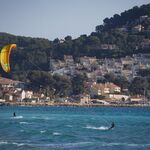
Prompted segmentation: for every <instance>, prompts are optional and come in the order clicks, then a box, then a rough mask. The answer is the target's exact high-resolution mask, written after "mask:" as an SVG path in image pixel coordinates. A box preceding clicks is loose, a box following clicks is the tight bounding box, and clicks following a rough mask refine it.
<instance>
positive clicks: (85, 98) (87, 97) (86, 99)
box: [80, 94, 91, 105]
mask: <svg viewBox="0 0 150 150" xmlns="http://www.w3.org/2000/svg"><path fill="white" fill-rule="evenodd" d="M90 103H91V99H90V95H88V94H84V95H81V96H80V104H81V105H84V104H90Z"/></svg>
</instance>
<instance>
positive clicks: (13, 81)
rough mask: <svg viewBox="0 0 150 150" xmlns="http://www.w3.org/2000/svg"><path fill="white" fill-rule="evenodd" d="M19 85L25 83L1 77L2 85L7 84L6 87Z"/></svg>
mask: <svg viewBox="0 0 150 150" xmlns="http://www.w3.org/2000/svg"><path fill="white" fill-rule="evenodd" d="M17 83H23V82H21V81H16V80H11V79H8V78H3V77H0V84H2V85H3V84H5V85H6V84H17Z"/></svg>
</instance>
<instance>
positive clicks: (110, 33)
mask: <svg viewBox="0 0 150 150" xmlns="http://www.w3.org/2000/svg"><path fill="white" fill-rule="evenodd" d="M141 16H145V18H144V19H142V20H141V18H140V17H141ZM137 25H141V26H142V29H141V30H140V31H139V32H133V28H134V27H135V26H137ZM147 39H150V4H147V5H143V6H141V7H137V6H136V7H134V8H132V9H130V10H128V11H125V12H123V13H121V14H120V15H118V14H115V15H114V16H113V17H111V18H105V19H104V24H103V25H98V26H96V31H95V32H92V33H91V35H89V36H87V35H81V36H80V37H78V38H76V39H72V37H71V36H66V37H65V38H64V40H63V41H62V40H59V39H58V38H57V39H55V40H54V41H49V40H48V39H42V38H31V37H22V36H15V35H11V34H7V33H0V41H1V42H0V48H2V47H3V46H4V45H6V44H10V43H16V44H17V50H13V51H12V53H11V59H10V60H11V62H10V64H11V68H12V71H11V73H9V74H5V73H4V72H3V71H2V69H1V70H0V72H1V74H2V76H4V77H9V78H12V79H16V80H21V81H26V82H29V83H30V86H31V87H32V88H34V90H39V89H42V88H44V89H42V90H45V93H52V94H54V95H58V96H67V95H69V94H80V93H83V92H84V87H83V85H84V84H83V83H84V77H82V76H80V75H79V76H78V75H77V76H75V77H72V78H70V77H61V76H58V75H56V76H52V75H50V74H49V73H48V71H49V64H50V62H49V61H50V59H51V58H53V59H60V60H62V59H63V58H64V55H72V56H73V58H74V60H75V61H78V59H79V57H81V56H92V57H93V56H96V57H97V58H118V57H122V56H127V55H132V54H134V53H139V52H141V53H147V52H149V48H146V47H144V46H143V45H142V44H143V43H144V41H145V40H147ZM33 70H34V71H33ZM143 73H144V72H143ZM143 73H142V72H141V74H143ZM105 79H106V80H107V81H111V80H113V82H114V83H116V84H118V85H120V86H121V87H122V88H127V87H130V88H131V89H133V87H131V86H129V83H128V81H127V80H126V79H125V78H124V77H118V78H114V79H112V77H111V76H105ZM143 80H144V79H143ZM143 80H142V79H141V80H140V82H143V84H144V85H143V86H144V88H146V87H147V85H146V84H145V80H144V81H143ZM146 80H148V81H150V80H149V79H148V77H147V78H146ZM103 82H105V81H103ZM136 84H139V83H137V79H135V80H134V81H133V85H135V86H136ZM131 85H132V84H131ZM131 91H132V90H131ZM135 91H136V89H135V90H134V91H132V92H133V93H134V92H135ZM136 92H137V91H136ZM138 92H140V93H142V89H141V88H140V87H139V89H138Z"/></svg>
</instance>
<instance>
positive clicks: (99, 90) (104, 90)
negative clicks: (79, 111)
mask: <svg viewBox="0 0 150 150" xmlns="http://www.w3.org/2000/svg"><path fill="white" fill-rule="evenodd" d="M120 92H121V88H120V87H119V86H117V85H115V84H114V83H109V82H108V83H104V84H103V83H96V82H94V83H93V84H92V85H91V88H90V95H91V97H95V96H108V95H109V94H111V93H120Z"/></svg>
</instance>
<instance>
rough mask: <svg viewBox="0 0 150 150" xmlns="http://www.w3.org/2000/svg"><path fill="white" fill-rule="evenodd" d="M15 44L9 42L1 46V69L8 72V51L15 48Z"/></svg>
mask: <svg viewBox="0 0 150 150" xmlns="http://www.w3.org/2000/svg"><path fill="white" fill-rule="evenodd" d="M16 47H17V45H16V44H9V45H6V46H4V47H3V48H2V50H1V53H0V63H1V66H2V69H3V70H4V71H5V72H7V73H8V72H10V64H9V58H10V53H11V49H13V48H16Z"/></svg>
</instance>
